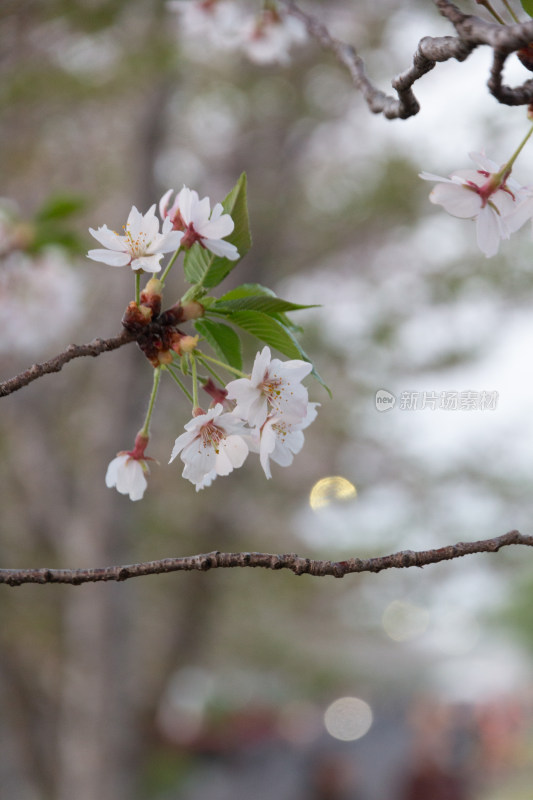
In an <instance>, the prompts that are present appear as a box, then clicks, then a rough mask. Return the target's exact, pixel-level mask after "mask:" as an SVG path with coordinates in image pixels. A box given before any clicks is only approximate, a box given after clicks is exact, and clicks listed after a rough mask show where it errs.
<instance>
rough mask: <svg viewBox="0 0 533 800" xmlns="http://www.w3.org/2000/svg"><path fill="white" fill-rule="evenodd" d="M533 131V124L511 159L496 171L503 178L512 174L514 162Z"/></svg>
mask: <svg viewBox="0 0 533 800" xmlns="http://www.w3.org/2000/svg"><path fill="white" fill-rule="evenodd" d="M532 133H533V125H532V126H531V128H530V129H529V131H528V132H527V134H526V135H525V136H524V138H523V139H522V141H521V142H520V144H519V145H518V147H517V148H516V150H515V152H514V153H513V155H512V156H511V158H510V159H509V161H507V162H506V163H505V164H504V165H503V167H502V168H501V169H500V170H499V171H498V172H497V173H496V174H497V176H498V177H500V178H503V177H504V176H508V175H509V174H510V172H511V170H512V168H513V164H514V162H515V161H516V159H517V158H518V156H519V155H520V153H521V152H522V149H523V147H524V145H525V144H526V142H527V140H528V139H529V137H530V136H531V134H532Z"/></svg>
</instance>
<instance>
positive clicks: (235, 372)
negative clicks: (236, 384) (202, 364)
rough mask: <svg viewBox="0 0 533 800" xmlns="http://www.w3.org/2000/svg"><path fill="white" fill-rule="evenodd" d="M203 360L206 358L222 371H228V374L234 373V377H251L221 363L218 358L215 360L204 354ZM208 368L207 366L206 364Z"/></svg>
mask: <svg viewBox="0 0 533 800" xmlns="http://www.w3.org/2000/svg"><path fill="white" fill-rule="evenodd" d="M201 357H202V358H206V359H207V360H208V361H211V363H213V364H217V365H218V366H219V367H222V369H227V370H228V372H233V374H234V375H238V376H239V378H249V377H250V376H249V375H247V374H246V372H243V371H242V370H240V369H236V367H230V365H229V364H225V363H224V362H223V361H219V360H218V358H213V357H212V356H208V355H206V353H202V356H201ZM206 366H207V364H206Z"/></svg>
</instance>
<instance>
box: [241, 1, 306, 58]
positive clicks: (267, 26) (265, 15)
mask: <svg viewBox="0 0 533 800" xmlns="http://www.w3.org/2000/svg"><path fill="white" fill-rule="evenodd" d="M306 38H307V33H306V30H305V26H304V24H303V22H301V21H300V20H299V19H296V18H295V17H291V16H286V15H281V14H280V13H278V12H276V11H273V10H272V9H265V10H264V11H263V12H262V14H261V15H260V16H259V17H254V18H253V19H249V20H248V21H247V22H246V23H245V25H244V27H243V41H242V47H243V50H244V52H245V54H246V55H247V56H248V58H249V59H250V60H251V61H254V62H255V63H256V64H275V63H278V64H283V65H286V64H289V63H290V56H289V50H290V48H291V47H292V45H294V44H301V43H302V42H304V41H305V40H306Z"/></svg>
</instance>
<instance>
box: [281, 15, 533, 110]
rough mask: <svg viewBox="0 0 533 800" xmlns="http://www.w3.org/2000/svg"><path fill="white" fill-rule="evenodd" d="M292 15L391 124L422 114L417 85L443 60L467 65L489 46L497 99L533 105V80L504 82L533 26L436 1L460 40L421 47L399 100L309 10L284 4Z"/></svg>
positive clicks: (400, 83)
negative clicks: (480, 47) (475, 52)
mask: <svg viewBox="0 0 533 800" xmlns="http://www.w3.org/2000/svg"><path fill="white" fill-rule="evenodd" d="M280 2H281V3H282V5H283V6H284V7H285V9H286V10H287V12H288V13H289V14H291V15H292V16H294V17H297V18H298V19H300V20H301V21H302V22H303V23H304V25H305V27H306V29H307V32H308V33H309V35H310V36H311V38H313V39H315V40H316V41H317V42H318V43H319V44H320V45H322V47H324V48H325V49H326V50H331V51H332V52H333V54H334V55H335V57H336V58H337V60H338V61H339V62H340V63H341V64H342V65H343V66H344V67H345V68H346V69H347V70H348V72H349V73H350V76H351V78H352V81H353V83H354V85H355V87H356V88H357V89H358V90H359V91H360V92H361V93H362V95H363V97H364V99H365V101H366V103H367V105H368V108H369V109H370V111H372V112H373V113H374V114H383V115H384V116H385V117H386V118H387V119H408V118H409V117H412V116H414V115H415V114H417V113H418V112H419V111H420V105H419V103H418V100H417V99H416V97H415V95H414V92H413V90H412V86H413V84H414V83H415V82H416V81H417V80H418V79H419V78H421V77H422V76H423V75H425V74H426V73H427V72H429V71H430V70H432V69H433V67H434V66H435V65H436V64H437V62H440V61H448V60H449V59H450V58H455V59H456V61H465V59H467V58H468V56H469V55H470V53H471V52H472V51H473V50H475V48H476V47H478V45H488V46H489V47H491V48H492V49H493V50H494V59H493V64H492V69H491V73H490V77H489V80H488V82H487V86H488V88H489V91H490V93H491V94H492V95H493V97H495V98H496V100H498V101H499V102H500V103H503V104H505V105H528V104H530V103H533V79H532V80H527V81H525V82H524V83H523V84H522V85H521V86H518V87H515V88H511V87H509V86H505V85H504V84H503V82H502V70H503V67H504V64H505V61H506V59H507V56H508V55H509V54H510V53H513V52H515V51H516V50H520V48H522V47H525V46H526V45H527V44H528V43H529V42H532V41H533V21H531V22H523V23H520V24H517V25H499V24H498V23H495V22H487V21H486V20H483V19H481V18H480V17H475V16H472V15H470V14H463V13H462V12H461V11H460V10H459V9H458V8H457V6H455V5H454V4H453V3H451V2H449V0H434V3H435V5H436V6H437V8H438V10H439V11H440V13H441V14H442V16H443V17H446V19H448V20H449V21H450V22H451V23H452V25H453V26H454V28H455V30H456V32H457V36H440V37H431V36H425V37H424V38H423V39H421V40H420V42H419V43H418V47H417V49H416V52H415V54H414V56H413V64H412V66H411V67H409V69H407V70H406V71H405V72H402V73H401V74H400V75H398V76H397V77H396V78H394V80H393V81H392V87H393V89H395V91H396V93H397V95H398V96H397V97H393V96H391V95H387V94H385V92H382V91H381V90H380V89H378V88H377V87H376V86H374V84H373V83H372V82H371V81H370V79H369V78H368V77H367V75H366V71H365V62H364V60H363V59H362V58H361V56H359V55H358V54H357V52H356V51H355V49H354V48H353V47H352V46H351V45H349V44H346V43H345V42H342V41H341V40H340V39H335V38H334V37H333V36H332V35H331V34H330V32H329V30H328V29H327V27H326V26H325V25H324V24H323V23H322V22H320V20H319V19H317V17H315V16H314V15H313V14H309V13H308V12H307V11H303V10H302V9H301V8H300V7H299V6H298V5H297V4H296V3H295V2H294V0H280Z"/></svg>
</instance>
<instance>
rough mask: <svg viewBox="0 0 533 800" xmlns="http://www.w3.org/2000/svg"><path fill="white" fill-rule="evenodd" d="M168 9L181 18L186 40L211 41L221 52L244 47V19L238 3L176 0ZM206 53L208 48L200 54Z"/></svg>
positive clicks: (214, 0) (225, 0)
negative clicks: (241, 42) (242, 31)
mask: <svg viewBox="0 0 533 800" xmlns="http://www.w3.org/2000/svg"><path fill="white" fill-rule="evenodd" d="M167 7H168V8H169V9H170V10H171V11H176V12H177V13H178V14H179V15H180V30H181V33H182V36H183V38H184V40H185V41H191V40H192V41H196V43H198V42H205V41H206V40H207V41H208V42H209V43H210V44H211V45H213V46H214V47H215V48H219V49H221V50H227V49H231V48H234V47H236V46H238V45H239V44H240V41H241V39H242V34H241V29H242V22H243V17H242V12H241V9H240V8H239V7H238V6H237V5H236V4H235V3H231V2H228V0H172V1H171V2H169V3H167ZM202 51H205V48H202V49H201V51H200V53H199V54H200V55H201V52H202ZM197 54H198V53H197Z"/></svg>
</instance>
